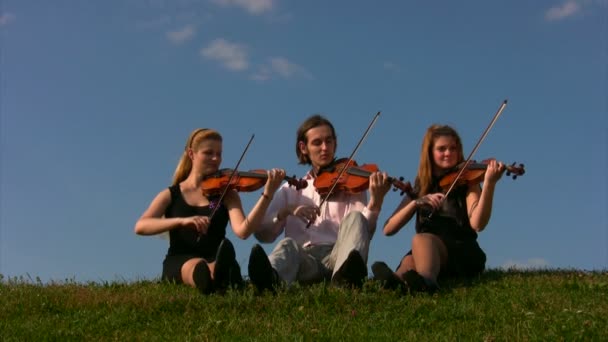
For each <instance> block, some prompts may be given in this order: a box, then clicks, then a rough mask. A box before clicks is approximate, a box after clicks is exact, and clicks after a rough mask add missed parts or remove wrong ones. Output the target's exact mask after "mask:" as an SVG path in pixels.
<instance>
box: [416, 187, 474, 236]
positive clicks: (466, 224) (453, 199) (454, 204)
mask: <svg viewBox="0 0 608 342" xmlns="http://www.w3.org/2000/svg"><path fill="white" fill-rule="evenodd" d="M467 190H468V185H462V186H458V187H455V188H454V189H452V191H451V192H450V194H449V195H448V197H447V198H446V199H445V200H444V201H443V205H442V206H441V208H440V209H438V210H437V211H435V212H434V213H433V215H432V216H431V218H429V215H430V214H431V211H432V208H431V207H430V206H427V205H423V206H421V207H420V208H418V211H417V213H416V233H431V234H435V235H439V236H442V237H444V238H448V239H451V240H456V241H470V240H476V239H477V233H476V232H475V231H474V230H473V228H472V227H471V223H470V221H469V213H468V212H467V201H466V196H467ZM435 192H441V187H440V186H439V180H438V179H433V185H432V186H431V190H430V193H435Z"/></svg>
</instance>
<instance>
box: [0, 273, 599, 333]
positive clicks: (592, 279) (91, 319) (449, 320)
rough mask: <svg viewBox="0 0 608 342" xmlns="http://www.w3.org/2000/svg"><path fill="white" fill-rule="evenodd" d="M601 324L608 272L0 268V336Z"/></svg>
mask: <svg viewBox="0 0 608 342" xmlns="http://www.w3.org/2000/svg"><path fill="white" fill-rule="evenodd" d="M607 336H608V272H605V271H603V272H584V271H577V270H538V271H527V272H522V271H502V270H489V271H487V272H485V273H484V274H483V275H482V276H480V277H479V278H477V279H474V280H473V281H472V282H459V281H453V282H450V283H443V284H442V289H441V291H440V292H439V293H436V294H434V295H432V296H430V295H425V294H423V295H417V296H413V297H412V296H409V295H408V296H403V295H399V294H398V293H396V292H390V291H385V290H382V289H381V288H380V286H379V284H378V283H377V282H375V281H372V280H370V281H368V282H367V283H366V284H365V286H364V288H363V289H362V290H349V289H340V288H334V287H331V286H329V285H325V284H319V285H315V286H312V287H298V286H295V287H292V288H290V289H286V290H282V291H279V292H278V293H277V294H276V295H274V296H273V295H271V294H264V295H258V294H256V293H255V291H254V290H253V288H252V287H251V286H250V287H248V288H247V289H246V290H244V291H229V292H228V293H226V294H225V295H211V296H201V295H199V294H198V292H197V291H196V290H194V289H191V288H188V287H186V286H183V285H172V284H167V283H160V282H155V281H138V282H132V283H127V282H125V283H117V282H113V283H87V284H82V283H76V282H72V281H64V282H61V283H52V284H42V283H39V282H38V283H36V281H28V280H24V279H23V278H18V279H6V278H3V277H2V276H0V340H2V341H10V340H20V341H23V340H197V341H208V340H292V341H293V340H349V341H351V340H374V341H380V340H381V341H396V340H405V341H410V340H411V341H428V340H475V341H505V340H509V341H511V340H523V341H528V340H549V341H561V340H566V341H576V340H585V341H602V340H606V337H607Z"/></svg>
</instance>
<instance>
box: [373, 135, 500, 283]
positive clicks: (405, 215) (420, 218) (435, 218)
mask: <svg viewBox="0 0 608 342" xmlns="http://www.w3.org/2000/svg"><path fill="white" fill-rule="evenodd" d="M463 161H464V156H463V149H462V142H461V140H460V137H459V136H458V133H457V132H456V130H454V129H453V128H452V127H449V126H442V125H432V126H431V127H429V128H428V130H427V132H426V134H425V136H424V139H423V142H422V151H421V158H420V165H419V168H418V176H417V177H416V181H415V185H414V197H413V198H412V197H409V196H407V197H405V198H404V199H403V201H402V202H401V203H400V204H399V206H398V207H397V209H396V210H395V212H394V213H393V214H392V215H391V216H390V217H389V219H388V220H387V221H386V223H385V225H384V234H386V235H389V236H390V235H394V234H396V233H397V232H398V231H399V230H400V229H401V228H402V227H403V226H404V225H405V224H407V223H408V222H409V221H410V219H411V218H412V217H413V216H414V214H416V234H415V235H414V237H413V238H412V249H411V250H410V251H409V252H408V253H407V254H406V255H405V256H404V257H403V259H402V260H401V263H400V264H399V266H398V267H397V270H396V272H393V271H392V270H391V269H390V268H389V267H388V266H387V265H386V264H385V263H384V262H376V263H374V264H373V265H372V271H373V273H374V276H375V278H376V279H379V280H381V281H383V282H384V284H385V286H386V287H387V288H401V289H402V290H403V291H406V290H409V292H410V293H414V292H430V293H432V292H434V291H435V290H437V289H438V287H439V286H438V283H437V278H438V277H439V276H440V275H441V276H464V277H471V276H474V275H477V274H479V273H481V272H482V271H483V270H484V268H485V262H486V255H485V253H484V252H483V250H482V249H481V248H480V246H479V244H478V243H477V233H479V232H481V231H482V230H483V229H484V228H485V227H486V225H487V224H488V221H489V220H490V215H491V212H492V199H493V197H494V189H495V186H496V182H498V180H499V179H500V178H501V176H502V174H503V172H504V171H505V165H504V164H503V163H501V162H497V161H495V160H491V161H489V163H488V165H487V169H486V171H485V175H484V176H483V179H480V181H481V180H483V188H481V187H480V185H479V183H471V184H469V183H466V184H462V185H458V186H456V187H454V188H453V191H452V192H451V193H450V194H449V195H448V196H447V197H446V196H445V195H444V193H443V192H442V188H441V186H440V183H441V180H442V176H444V175H445V174H446V172H448V171H452V170H453V169H454V167H455V166H456V165H458V164H459V163H462V162H463Z"/></svg>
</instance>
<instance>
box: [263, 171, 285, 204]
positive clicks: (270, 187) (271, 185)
mask: <svg viewBox="0 0 608 342" xmlns="http://www.w3.org/2000/svg"><path fill="white" fill-rule="evenodd" d="M267 175H268V179H267V180H266V185H265V186H264V193H265V194H266V195H267V196H270V198H272V196H273V194H274V193H275V192H276V191H277V189H278V188H279V187H280V186H281V183H282V182H283V179H285V170H283V169H272V170H268V171H267Z"/></svg>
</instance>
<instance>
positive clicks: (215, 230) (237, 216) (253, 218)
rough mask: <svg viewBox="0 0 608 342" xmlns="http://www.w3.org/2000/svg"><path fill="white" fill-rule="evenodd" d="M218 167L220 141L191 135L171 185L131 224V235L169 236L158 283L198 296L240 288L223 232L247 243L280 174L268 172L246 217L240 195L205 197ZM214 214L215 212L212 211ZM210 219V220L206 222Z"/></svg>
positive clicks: (209, 134)
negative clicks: (178, 285)
mask: <svg viewBox="0 0 608 342" xmlns="http://www.w3.org/2000/svg"><path fill="white" fill-rule="evenodd" d="M221 162H222V137H221V135H220V134H219V133H218V132H217V131H215V130H212V129H197V130H195V131H193V132H192V133H191V134H190V137H189V138H188V140H187V142H186V147H185V149H184V152H183V154H182V157H181V160H180V161H179V164H178V165H177V169H176V170H175V175H174V177H173V184H172V185H171V186H170V187H169V188H168V189H165V190H162V191H161V192H160V193H159V194H158V195H156V197H155V198H154V199H153V200H152V203H151V204H150V206H149V207H148V209H146V211H145V212H144V213H143V215H142V216H141V218H140V219H139V220H138V221H137V223H136V224H135V233H136V234H139V235H155V234H161V233H165V232H169V250H168V251H167V255H166V257H165V260H164V261H163V271H162V279H163V280H168V281H173V282H176V283H185V284H187V285H190V286H192V287H196V288H197V289H198V290H199V291H200V292H201V293H203V294H208V293H211V292H213V291H220V292H222V291H224V290H226V289H227V288H228V287H230V286H236V287H238V286H240V285H241V284H242V281H243V280H242V276H241V270H240V266H239V265H238V263H237V262H236V255H235V251H234V247H233V246H232V243H231V242H230V241H229V240H228V239H226V226H227V225H228V221H230V226H231V227H232V230H233V231H234V234H235V235H236V236H238V237H239V238H241V239H246V238H247V237H249V236H250V235H251V234H252V233H253V230H254V227H256V226H257V225H258V224H259V222H260V221H261V220H262V218H263V216H264V213H265V210H266V209H267V207H268V204H269V203H270V201H269V198H270V197H271V196H272V194H273V193H274V192H275V191H276V190H277V188H278V187H279V186H280V185H281V182H282V180H283V177H284V176H285V172H284V171H283V170H278V169H273V170H272V171H268V178H267V181H266V184H265V188H264V192H263V195H262V196H261V197H260V199H259V200H258V201H257V203H256V204H255V206H254V207H253V209H252V210H251V212H250V213H249V215H248V216H247V217H245V214H244V213H243V207H242V204H241V199H240V197H239V193H238V192H236V191H235V190H229V191H227V192H226V195H225V197H224V198H223V201H222V203H218V201H219V198H220V196H219V195H216V196H205V195H204V194H203V191H202V189H201V184H202V181H203V179H204V178H205V177H206V176H208V175H212V174H214V173H216V172H217V171H218V170H219V167H220V164H221ZM214 210H215V211H214ZM212 213H214V216H213V217H212V218H210V217H209V216H210V215H211V214H212Z"/></svg>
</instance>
